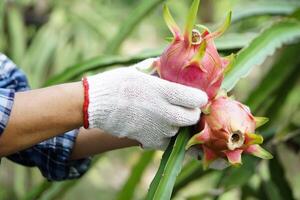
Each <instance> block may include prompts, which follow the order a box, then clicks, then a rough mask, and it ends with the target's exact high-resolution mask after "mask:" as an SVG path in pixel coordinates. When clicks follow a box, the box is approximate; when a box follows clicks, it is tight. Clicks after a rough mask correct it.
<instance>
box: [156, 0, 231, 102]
mask: <svg viewBox="0 0 300 200" xmlns="http://www.w3.org/2000/svg"><path fill="white" fill-rule="evenodd" d="M198 4H199V1H194V3H193V5H192V8H191V12H190V13H191V14H190V15H189V16H188V19H187V25H186V28H185V33H184V34H183V35H181V33H180V30H179V28H178V26H177V25H176V23H175V21H174V19H173V18H172V16H171V14H170V12H169V10H168V8H167V7H166V6H165V7H164V18H165V21H166V23H167V25H168V27H169V29H170V30H171V32H172V33H173V41H172V43H171V44H170V46H169V47H168V48H167V49H166V50H165V51H164V52H163V54H162V55H161V56H160V58H159V60H158V61H157V62H155V64H154V66H155V68H156V69H157V71H158V74H159V75H160V77H161V78H163V79H166V80H169V81H172V82H176V83H181V84H184V85H188V86H191V87H195V88H199V89H201V90H203V91H205V92H206V93H207V95H208V97H209V99H213V97H214V96H215V95H216V94H217V92H218V90H219V88H220V86H221V83H222V81H223V78H224V71H225V69H226V68H227V67H228V65H229V64H230V61H231V57H227V58H222V57H220V55H219V53H218V51H217V49H216V47H215V44H214V41H213V38H215V37H217V36H219V35H221V34H222V33H223V32H224V31H225V30H226V29H227V27H228V26H229V24H230V18H231V13H229V14H228V16H227V18H226V21H225V23H224V24H223V26H222V27H221V28H220V29H219V30H218V31H216V32H214V33H210V32H209V31H208V29H207V28H204V29H205V30H204V32H203V33H202V34H201V33H200V32H199V31H198V30H196V29H193V26H194V22H195V18H196V13H197V9H198Z"/></svg>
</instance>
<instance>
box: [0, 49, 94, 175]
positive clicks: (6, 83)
mask: <svg viewBox="0 0 300 200" xmlns="http://www.w3.org/2000/svg"><path fill="white" fill-rule="evenodd" d="M26 90H29V85H28V81H27V78H26V76H25V75H24V73H23V72H22V71H21V70H20V69H18V68H17V67H16V65H15V64H14V63H13V62H12V61H11V60H10V59H8V58H7V57H6V56H5V55H4V54H1V53H0V137H1V134H2V133H3V131H4V129H5V127H6V125H7V122H8V119H9V116H10V112H11V109H12V107H13V102H14V96H15V92H20V91H26ZM77 134H78V130H72V131H69V132H67V133H63V134H61V135H60V136H57V137H54V138H51V139H49V140H46V141H44V142H41V143H39V144H37V145H35V146H33V147H31V148H29V149H26V150H23V151H20V152H17V153H15V154H13V155H10V156H7V158H8V159H10V160H12V161H14V162H16V163H19V164H21V165H25V166H29V167H38V168H39V170H40V171H41V173H42V175H43V176H44V177H45V178H47V179H48V180H50V181H60V180H66V179H74V178H79V177H80V176H82V175H83V174H84V173H85V172H86V171H87V170H88V168H89V165H90V162H91V160H90V159H89V158H87V159H81V160H75V161H70V156H71V153H72V149H73V146H74V143H75V140H76V137H77Z"/></svg>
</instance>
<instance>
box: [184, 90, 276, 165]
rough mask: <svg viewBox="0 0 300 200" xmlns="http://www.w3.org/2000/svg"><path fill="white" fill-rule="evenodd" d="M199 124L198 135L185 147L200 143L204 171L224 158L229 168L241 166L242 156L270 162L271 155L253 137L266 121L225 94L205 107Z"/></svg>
mask: <svg viewBox="0 0 300 200" xmlns="http://www.w3.org/2000/svg"><path fill="white" fill-rule="evenodd" d="M206 107H207V109H206V114H203V115H202V117H201V121H200V123H199V130H202V131H201V132H200V133H198V134H196V135H194V136H193V137H192V138H191V139H190V140H189V142H188V145H187V148H189V147H190V146H192V145H195V144H199V147H200V148H202V149H203V153H204V158H203V166H204V168H206V167H208V165H209V164H210V163H211V162H212V161H214V160H216V159H218V158H226V157H227V159H228V161H229V163H230V164H231V165H240V164H242V161H241V154H242V153H243V152H244V153H248V154H252V155H254V156H257V157H260V158H263V159H270V158H272V155H271V154H270V153H268V152H267V151H266V150H264V149H263V148H261V147H260V146H259V144H261V143H262V142H263V137H262V136H261V135H258V134H255V129H256V128H257V127H260V126H262V125H263V124H264V123H266V122H267V121H268V119H267V118H264V117H253V115H252V114H251V112H250V109H249V108H248V107H247V106H245V105H243V104H241V103H240V102H238V101H236V100H233V99H231V98H229V97H227V96H226V95H223V96H217V97H216V98H215V99H213V100H212V101H210V102H209V104H208V105H207V106H206Z"/></svg>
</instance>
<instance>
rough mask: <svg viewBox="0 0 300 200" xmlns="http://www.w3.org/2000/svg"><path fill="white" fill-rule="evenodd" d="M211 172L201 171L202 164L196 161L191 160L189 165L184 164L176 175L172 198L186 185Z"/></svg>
mask: <svg viewBox="0 0 300 200" xmlns="http://www.w3.org/2000/svg"><path fill="white" fill-rule="evenodd" d="M211 172H212V170H203V166H202V163H201V162H200V161H198V160H192V161H190V162H189V163H187V164H185V165H184V167H183V169H182V170H181V172H180V174H179V175H178V177H177V179H176V182H175V185H174V189H173V193H172V197H173V196H175V195H176V194H177V192H179V191H180V190H181V189H182V188H184V187H185V186H187V185H188V183H190V182H192V181H194V180H196V179H199V178H201V177H203V176H204V175H207V174H209V173H211Z"/></svg>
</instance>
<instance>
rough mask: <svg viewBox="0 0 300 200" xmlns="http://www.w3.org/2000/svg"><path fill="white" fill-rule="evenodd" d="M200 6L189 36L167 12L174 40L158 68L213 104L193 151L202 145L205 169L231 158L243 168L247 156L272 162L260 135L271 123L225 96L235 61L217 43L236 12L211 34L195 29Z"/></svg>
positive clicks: (194, 140)
mask: <svg viewBox="0 0 300 200" xmlns="http://www.w3.org/2000/svg"><path fill="white" fill-rule="evenodd" d="M199 3H200V1H199V0H194V2H193V4H192V6H191V9H190V12H189V14H188V16H187V22H186V26H185V29H184V31H183V32H181V30H180V29H179V27H178V25H177V24H176V22H175V21H174V19H173V18H172V16H171V14H170V11H169V9H168V7H167V6H165V7H164V19H165V21H166V23H167V26H168V27H169V29H170V30H171V32H172V34H173V39H172V42H171V44H170V45H169V46H168V47H167V48H166V50H165V51H164V52H163V54H162V55H161V56H160V58H159V59H158V60H157V61H155V62H154V63H153V67H154V68H155V69H156V70H157V72H158V74H159V76H160V77H161V78H163V79H166V80H168V81H172V82H176V83H180V84H184V85H187V86H191V87H195V88H199V89H201V90H203V91H205V92H206V93H207V95H208V97H209V102H208V104H207V105H206V106H205V107H203V108H201V110H202V111H203V112H202V116H201V121H200V122H199V125H198V131H199V133H197V134H195V135H194V136H193V137H192V138H191V139H190V141H189V142H188V145H187V148H189V147H191V146H196V147H198V148H200V149H202V150H203V166H204V168H207V167H208V166H209V164H211V163H212V162H213V161H214V160H217V159H220V158H221V159H227V161H228V162H229V163H230V164H231V165H240V164H241V163H242V160H241V155H242V153H248V154H252V155H254V156H257V157H260V158H263V159H270V158H272V155H271V154H270V153H268V152H267V151H266V150H264V149H263V148H262V147H260V146H259V144H261V143H262V142H263V138H262V136H261V135H258V134H256V133H255V129H256V128H257V127H259V126H261V125H263V124H264V123H265V122H267V119H266V118H263V117H254V116H253V115H252V114H251V112H250V109H249V108H248V107H247V106H245V105H243V104H241V103H240V102H238V101H236V100H233V99H232V98H229V97H227V95H226V94H222V92H220V91H221V90H220V87H221V84H222V81H223V79H224V74H225V72H226V70H228V69H229V67H230V65H231V64H232V62H233V58H234V56H233V55H230V56H228V57H221V56H220V55H219V53H218V51H217V49H216V47H215V44H214V39H215V38H216V37H218V36H220V35H222V33H224V32H225V30H226V29H227V28H228V26H229V24H230V20H231V12H230V13H229V14H228V15H227V17H226V20H225V22H224V23H223V25H222V26H221V28H219V29H218V30H217V31H215V32H210V31H209V29H208V28H206V27H205V26H203V25H195V21H196V16H197V11H198V7H199Z"/></svg>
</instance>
